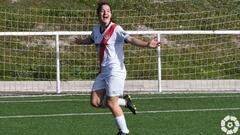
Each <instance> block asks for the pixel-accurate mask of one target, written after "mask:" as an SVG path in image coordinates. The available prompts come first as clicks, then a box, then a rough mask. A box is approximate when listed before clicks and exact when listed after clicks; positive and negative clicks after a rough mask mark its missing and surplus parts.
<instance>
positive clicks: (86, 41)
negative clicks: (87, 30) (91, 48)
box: [73, 36, 93, 45]
mask: <svg viewBox="0 0 240 135" xmlns="http://www.w3.org/2000/svg"><path fill="white" fill-rule="evenodd" d="M73 42H74V43H75V44H79V45H81V44H82V45H88V44H92V43H93V41H92V39H91V37H90V36H88V37H85V38H82V37H78V38H75V40H74V41H73Z"/></svg>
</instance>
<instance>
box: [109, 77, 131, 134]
mask: <svg viewBox="0 0 240 135" xmlns="http://www.w3.org/2000/svg"><path fill="white" fill-rule="evenodd" d="M124 81H125V77H121V76H120V77H117V76H110V77H109V78H108V79H106V84H107V85H106V95H107V105H108V107H109V109H110V110H111V112H112V114H113V116H114V118H115V122H116V124H117V127H118V129H119V130H120V132H122V133H125V134H128V133H129V130H128V128H127V124H126V120H125V117H124V113H123V110H122V108H121V106H120V105H119V96H121V95H123V89H124Z"/></svg>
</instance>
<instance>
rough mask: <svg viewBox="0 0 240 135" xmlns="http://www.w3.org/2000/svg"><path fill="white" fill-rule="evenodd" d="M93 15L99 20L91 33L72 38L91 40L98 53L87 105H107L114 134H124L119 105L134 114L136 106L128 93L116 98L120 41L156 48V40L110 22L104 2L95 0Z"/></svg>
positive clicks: (122, 72) (120, 82) (121, 68)
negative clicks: (114, 128)
mask: <svg viewBox="0 0 240 135" xmlns="http://www.w3.org/2000/svg"><path fill="white" fill-rule="evenodd" d="M97 15H98V19H99V24H97V25H96V26H95V27H94V28H93V31H92V34H91V36H89V37H87V38H84V39H83V38H76V39H75V43H77V44H95V45H96V47H97V52H98V55H99V64H100V71H99V74H98V75H97V77H96V80H95V82H94V84H93V86H92V91H91V105H92V106H93V107H97V108H105V107H108V108H109V109H110V110H111V112H112V114H113V116H114V118H115V122H116V125H117V127H118V129H119V132H118V133H117V135H128V134H129V129H128V127H127V124H126V120H125V117H124V113H123V110H122V108H121V106H125V107H126V108H128V109H130V111H131V112H132V113H133V114H136V107H135V105H134V104H133V103H132V101H131V98H130V96H129V95H125V96H124V97H123V98H120V96H123V89H124V82H125V78H126V68H125V64H124V52H123V46H124V43H130V44H133V45H137V46H141V47H150V48H157V47H158V46H159V45H160V42H158V41H157V40H156V39H152V40H151V41H150V42H145V41H143V40H140V39H137V38H135V37H132V36H130V35H128V34H127V33H126V32H125V31H124V30H123V29H122V27H121V26H119V25H117V24H115V23H113V22H112V8H111V5H110V4H109V3H107V2H100V3H98V7H97Z"/></svg>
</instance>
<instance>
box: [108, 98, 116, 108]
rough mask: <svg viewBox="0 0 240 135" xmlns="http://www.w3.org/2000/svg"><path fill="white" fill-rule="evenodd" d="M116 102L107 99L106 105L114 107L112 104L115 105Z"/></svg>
mask: <svg viewBox="0 0 240 135" xmlns="http://www.w3.org/2000/svg"><path fill="white" fill-rule="evenodd" d="M116 104H117V103H116V102H115V101H114V100H107V106H108V107H109V108H114V106H116Z"/></svg>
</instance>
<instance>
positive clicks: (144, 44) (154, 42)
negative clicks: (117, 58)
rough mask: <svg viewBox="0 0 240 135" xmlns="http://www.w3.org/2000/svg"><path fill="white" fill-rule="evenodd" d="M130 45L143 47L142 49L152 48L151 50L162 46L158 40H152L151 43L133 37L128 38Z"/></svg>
mask: <svg viewBox="0 0 240 135" xmlns="http://www.w3.org/2000/svg"><path fill="white" fill-rule="evenodd" d="M127 41H128V43H130V44H133V45H136V46H141V47H150V48H157V47H158V46H160V42H159V41H157V39H156V38H154V39H152V40H151V41H149V42H146V41H143V40H141V39H138V38H135V37H132V36H128V38H127Z"/></svg>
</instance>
